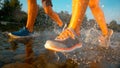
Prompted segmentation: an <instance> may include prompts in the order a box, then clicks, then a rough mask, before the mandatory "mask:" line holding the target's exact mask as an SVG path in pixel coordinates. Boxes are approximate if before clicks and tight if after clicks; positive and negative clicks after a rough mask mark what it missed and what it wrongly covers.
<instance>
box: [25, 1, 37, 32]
mask: <svg viewBox="0 0 120 68" xmlns="http://www.w3.org/2000/svg"><path fill="white" fill-rule="evenodd" d="M27 1H28V19H27V24H26V28H27V29H28V30H29V31H30V32H32V31H33V27H34V23H35V19H36V16H37V13H38V6H37V3H36V0H27Z"/></svg>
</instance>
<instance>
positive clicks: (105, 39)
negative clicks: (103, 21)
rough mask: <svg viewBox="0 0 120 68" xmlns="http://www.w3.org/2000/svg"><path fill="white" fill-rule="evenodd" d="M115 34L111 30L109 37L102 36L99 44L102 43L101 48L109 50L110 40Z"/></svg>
mask: <svg viewBox="0 0 120 68" xmlns="http://www.w3.org/2000/svg"><path fill="white" fill-rule="evenodd" d="M112 34H113V30H112V29H109V30H108V35H107V36H105V37H104V36H100V37H99V43H100V46H101V47H105V48H108V47H109V45H110V38H111V36H112Z"/></svg>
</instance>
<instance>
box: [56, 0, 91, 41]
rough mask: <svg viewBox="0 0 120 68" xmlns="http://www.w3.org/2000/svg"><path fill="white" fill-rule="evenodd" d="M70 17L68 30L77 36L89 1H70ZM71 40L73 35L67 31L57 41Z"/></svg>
mask: <svg viewBox="0 0 120 68" xmlns="http://www.w3.org/2000/svg"><path fill="white" fill-rule="evenodd" d="M72 2H73V3H72V17H71V20H70V24H69V26H68V28H70V29H73V30H74V31H75V33H76V34H77V35H79V31H80V30H79V28H80V25H81V23H82V20H83V18H84V15H85V11H86V8H87V6H88V3H89V0H73V1H72ZM65 33H67V35H64V34H65ZM69 36H70V37H72V38H73V36H74V35H73V34H72V33H70V32H68V31H67V30H65V31H63V32H62V33H61V34H60V35H59V36H58V37H57V39H61V40H62V39H64V40H65V39H67V38H68V37H69Z"/></svg>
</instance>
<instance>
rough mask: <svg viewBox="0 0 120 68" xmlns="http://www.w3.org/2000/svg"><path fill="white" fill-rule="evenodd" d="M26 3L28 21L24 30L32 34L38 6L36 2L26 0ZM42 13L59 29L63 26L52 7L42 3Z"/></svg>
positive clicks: (34, 0)
mask: <svg viewBox="0 0 120 68" xmlns="http://www.w3.org/2000/svg"><path fill="white" fill-rule="evenodd" d="M27 2H28V19H27V24H26V28H27V29H28V30H29V31H30V32H32V31H33V27H34V23H35V19H36V16H37V13H38V6H37V3H36V0H27ZM42 5H43V8H44V11H45V13H46V14H47V15H49V16H50V17H51V18H52V19H53V20H54V21H55V22H56V23H57V24H58V25H59V26H60V27H61V26H62V25H63V22H62V21H61V19H60V18H59V16H58V15H57V14H56V13H55V12H54V11H53V10H52V6H48V5H46V4H45V3H42Z"/></svg>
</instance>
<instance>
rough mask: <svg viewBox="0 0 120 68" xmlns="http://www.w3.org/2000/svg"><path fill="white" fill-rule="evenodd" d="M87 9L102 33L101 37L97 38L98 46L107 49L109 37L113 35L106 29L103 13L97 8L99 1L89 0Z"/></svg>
mask: <svg viewBox="0 0 120 68" xmlns="http://www.w3.org/2000/svg"><path fill="white" fill-rule="evenodd" d="M89 7H90V9H91V11H92V14H93V15H94V17H95V19H96V21H97V23H98V25H99V27H100V29H101V31H102V36H100V38H99V41H100V45H102V46H105V47H106V46H107V47H108V45H109V42H110V37H111V35H112V34H113V31H112V30H108V28H107V24H106V21H105V17H104V13H103V11H102V10H101V8H100V6H99V0H90V2H89Z"/></svg>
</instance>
